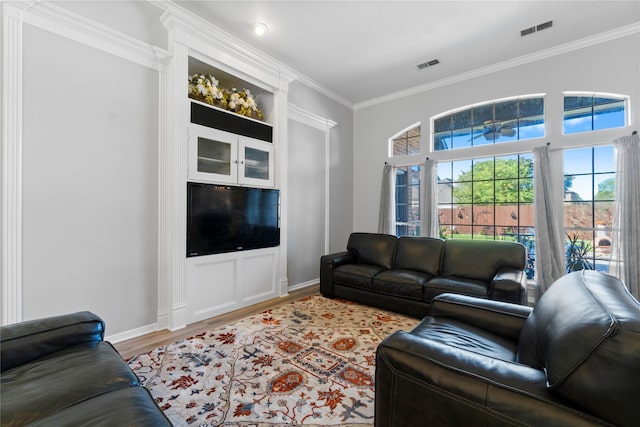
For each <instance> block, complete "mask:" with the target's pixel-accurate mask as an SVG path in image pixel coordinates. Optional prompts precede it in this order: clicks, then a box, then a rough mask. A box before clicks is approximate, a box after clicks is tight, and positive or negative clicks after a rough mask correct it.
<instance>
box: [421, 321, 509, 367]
mask: <svg viewBox="0 0 640 427" xmlns="http://www.w3.org/2000/svg"><path fill="white" fill-rule="evenodd" d="M410 333H411V335H414V336H417V337H421V338H424V339H426V340H431V341H436V342H439V343H441V344H446V345H448V346H452V347H456V348H460V349H462V350H467V351H472V352H474V353H478V354H482V355H484V356H487V357H490V358H493V359H500V360H504V361H506V362H514V361H515V360H516V355H517V348H518V344H517V342H515V341H510V340H508V339H506V338H503V337H501V336H500V335H497V334H494V333H492V332H490V331H487V330H486V329H482V328H479V327H476V326H474V325H472V324H469V323H466V322H461V321H459V320H454V319H448V318H444V319H439V318H436V317H431V316H427V317H425V318H424V319H422V321H421V322H420V323H419V324H418V326H416V327H415V328H414V329H413V330H412V331H411V332H410Z"/></svg>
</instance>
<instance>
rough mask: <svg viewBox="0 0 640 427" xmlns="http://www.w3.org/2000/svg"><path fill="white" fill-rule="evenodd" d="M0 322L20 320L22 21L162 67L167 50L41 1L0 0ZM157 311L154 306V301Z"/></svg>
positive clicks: (21, 314)
mask: <svg viewBox="0 0 640 427" xmlns="http://www.w3.org/2000/svg"><path fill="white" fill-rule="evenodd" d="M1 6H2V56H3V58H2V59H3V60H2V93H3V98H2V236H1V237H0V239H1V240H0V242H1V244H2V249H1V252H2V283H1V286H2V319H1V321H2V324H7V323H15V322H19V321H22V320H23V300H22V294H23V289H22V286H23V283H22V279H23V277H22V144H23V141H22V127H23V122H22V109H23V108H22V104H23V98H22V97H23V94H22V86H23V81H22V80H23V77H22V73H23V70H22V49H23V41H22V40H23V30H24V24H25V23H26V24H29V25H33V26H35V27H37V28H41V29H44V30H46V31H50V32H52V33H55V34H58V35H60V36H63V37H67V38H69V39H72V40H74V41H77V42H79V43H83V44H86V45H88V46H91V47H92V48H96V49H99V50H102V51H104V52H107V53H110V54H112V55H115V56H118V57H121V58H124V59H126V60H129V61H131V62H134V63H136V64H139V65H142V66H145V67H148V68H151V69H153V70H159V71H160V70H163V69H164V67H165V66H166V63H167V62H168V61H170V59H171V56H170V55H169V52H167V51H165V50H164V49H161V48H158V47H156V46H152V45H149V44H147V43H143V42H141V41H139V40H137V39H134V38H132V37H130V36H128V35H126V34H123V33H120V32H117V31H115V30H112V29H110V28H109V27H106V26H104V25H102V24H99V23H97V22H93V21H91V20H89V19H87V18H84V17H82V16H80V15H77V14H74V13H72V12H70V11H67V10H66V9H64V8H61V7H59V6H56V5H54V4H51V3H50V2H47V1H42V2H41V1H5V2H3V3H2V5H1ZM159 311H161V310H160V306H159Z"/></svg>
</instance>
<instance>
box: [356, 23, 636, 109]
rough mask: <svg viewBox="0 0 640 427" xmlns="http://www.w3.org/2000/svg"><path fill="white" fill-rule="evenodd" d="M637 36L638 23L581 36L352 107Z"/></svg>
mask: <svg viewBox="0 0 640 427" xmlns="http://www.w3.org/2000/svg"><path fill="white" fill-rule="evenodd" d="M637 33H640V23H638V22H636V23H634V24H631V25H627V26H625V27H620V28H617V29H614V30H611V31H606V32H604V33H600V34H596V35H595V36H591V37H585V38H583V39H580V40H576V41H573V42H570V43H565V44H562V45H559V46H555V47H552V48H549V49H543V50H541V51H538V52H534V53H531V54H528V55H522V56H519V57H517V58H513V59H510V60H508V61H503V62H499V63H497V64H493V65H489V66H487V67H482V68H478V69H476V70H472V71H469V72H466V73H460V74H457V75H455V76H451V77H447V78H445V79H441V80H438V81H435V82H431V83H427V84H424V85H420V86H415V87H413V88H409V89H407V90H403V91H399V92H395V93H392V94H389V95H385V96H381V97H378V98H372V99H370V100H368V101H363V102H359V103H357V104H355V105H354V106H353V109H354V110H359V109H362V108H367V107H371V106H374V105H377V104H382V103H385V102H389V101H393V100H395V99H399V98H404V97H406V96H411V95H415V94H418V93H422V92H427V91H430V90H433V89H437V88H440V87H443V86H448V85H451V84H455V83H460V82H462V81H465V80H470V79H474V78H476V77H482V76H486V75H488V74H492V73H497V72H499V71H503V70H507V69H509V68H514V67H519V66H521V65H525V64H529V63H532V62H536V61H540V60H543V59H547V58H551V57H553V56H557V55H563V54H565V53H569V52H573V51H575V50H578V49H583V48H585V47H589V46H595V45H597V44H600V43H605V42H608V41H611V40H616V39H619V38H622V37H627V36H630V35H633V34H637Z"/></svg>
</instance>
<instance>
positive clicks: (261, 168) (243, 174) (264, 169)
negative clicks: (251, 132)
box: [238, 137, 274, 186]
mask: <svg viewBox="0 0 640 427" xmlns="http://www.w3.org/2000/svg"><path fill="white" fill-rule="evenodd" d="M239 161H240V171H239V179H238V181H239V182H240V183H241V184H251V185H261V186H273V183H274V180H273V176H274V175H273V163H274V162H273V144H271V143H269V142H265V141H260V140H256V139H252V138H245V137H241V138H240V160H239Z"/></svg>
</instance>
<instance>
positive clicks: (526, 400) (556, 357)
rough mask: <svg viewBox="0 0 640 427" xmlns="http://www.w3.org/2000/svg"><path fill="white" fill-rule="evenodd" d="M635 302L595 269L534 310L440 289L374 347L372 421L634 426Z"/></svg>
mask: <svg viewBox="0 0 640 427" xmlns="http://www.w3.org/2000/svg"><path fill="white" fill-rule="evenodd" d="M639 398H640V304H639V303H638V301H636V300H635V299H634V298H633V297H632V296H631V294H629V292H628V291H627V289H626V287H625V286H624V285H623V283H622V282H621V281H620V280H618V279H617V278H614V277H612V276H609V275H606V274H604V273H599V272H594V271H582V272H575V273H572V274H569V275H567V276H565V277H563V278H561V279H559V280H558V281H556V283H554V284H553V285H552V286H551V287H550V288H549V290H548V291H547V292H546V293H545V294H544V295H543V296H542V298H541V299H540V301H539V302H538V303H537V305H536V306H535V308H533V309H531V308H529V307H525V306H521V305H514V304H508V303H501V302H497V301H489V300H483V299H478V298H472V297H467V296H462V295H452V294H446V295H441V296H439V297H437V298H436V299H435V300H434V301H433V304H432V306H431V315H430V316H428V317H425V318H424V319H423V320H422V322H421V323H420V324H419V325H418V326H417V327H416V328H415V329H413V330H412V331H411V332H396V333H394V334H392V335H390V336H389V337H387V338H386V339H385V340H384V341H383V342H382V343H381V345H380V346H379V347H378V349H377V355H376V396H375V414H376V415H375V425H376V426H377V427H382V426H403V427H411V426H439V427H446V426H462V425H465V426H516V425H517V426H525V425H526V426H545V427H548V426H596V425H598V426H602V425H616V426H623V427H631V426H637V425H638V422H639V421H640V405H638V399H639Z"/></svg>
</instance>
